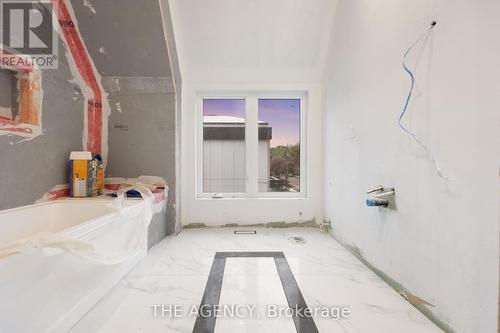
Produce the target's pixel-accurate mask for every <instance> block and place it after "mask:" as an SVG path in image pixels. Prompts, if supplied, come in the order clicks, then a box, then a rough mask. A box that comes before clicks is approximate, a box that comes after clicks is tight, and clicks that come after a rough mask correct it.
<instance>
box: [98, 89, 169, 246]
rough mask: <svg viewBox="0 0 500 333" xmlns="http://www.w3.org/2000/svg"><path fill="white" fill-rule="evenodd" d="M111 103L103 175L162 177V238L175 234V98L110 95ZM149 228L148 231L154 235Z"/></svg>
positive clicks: (145, 95) (155, 95)
mask: <svg viewBox="0 0 500 333" xmlns="http://www.w3.org/2000/svg"><path fill="white" fill-rule="evenodd" d="M110 103H111V106H112V109H113V111H112V113H111V116H110V117H109V139H108V141H109V157H108V167H107V170H106V175H107V176H111V177H137V176H140V175H154V176H161V177H164V178H165V179H166V181H167V183H168V185H169V194H168V196H169V198H168V207H167V216H166V220H165V225H166V227H165V230H166V231H167V233H164V234H163V237H164V236H166V235H167V234H171V233H173V232H174V231H175V180H176V179H175V162H176V160H175V95H174V94H131V95H119V96H110ZM117 104H118V105H119V109H120V111H121V112H119V111H118V110H117ZM152 228H153V229H151V228H150V230H151V232H156V231H155V230H154V227H152ZM158 228H163V226H158ZM160 234H161V233H160Z"/></svg>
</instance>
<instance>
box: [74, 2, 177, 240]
mask: <svg viewBox="0 0 500 333" xmlns="http://www.w3.org/2000/svg"><path fill="white" fill-rule="evenodd" d="M72 4H73V8H74V10H75V13H76V16H77V19H78V23H79V28H80V32H81V33H82V36H83V39H84V40H85V43H86V45H87V49H88V50H89V53H90V54H91V56H92V57H93V59H94V62H95V64H96V67H97V69H98V71H99V73H100V74H101V75H102V76H103V79H102V83H103V86H104V90H105V91H106V93H107V94H108V98H109V101H110V105H111V115H110V117H109V119H108V120H109V123H108V124H109V127H108V130H109V138H108V140H109V141H108V142H109V156H108V165H107V169H106V176H111V177H137V176H139V175H155V176H161V177H164V178H165V179H166V180H167V183H168V185H169V193H168V198H169V200H168V205H167V206H168V207H167V212H166V214H162V215H160V216H156V217H155V218H154V220H153V222H152V224H151V226H150V230H149V237H150V245H152V244H154V243H156V242H158V241H159V240H161V239H162V238H163V237H165V236H166V235H168V234H171V233H173V232H174V231H175V216H176V212H175V193H176V183H175V180H176V177H175V174H176V163H175V162H176V135H175V131H176V126H175V122H176V116H175V114H176V103H175V98H176V94H175V89H174V83H173V82H174V80H173V78H172V71H171V69H170V61H169V56H168V50H167V43H166V38H165V34H164V26H163V21H162V13H161V7H160V4H159V1H158V0H147V1H136V0H126V1H121V2H120V5H119V10H118V8H117V6H116V4H115V3H114V2H111V1H92V0H89V1H88V2H86V3H84V2H83V1H72ZM166 19H169V18H168V17H167V18H166Z"/></svg>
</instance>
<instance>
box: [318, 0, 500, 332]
mask: <svg viewBox="0 0 500 333" xmlns="http://www.w3.org/2000/svg"><path fill="white" fill-rule="evenodd" d="M499 6H500V4H499V2H498V1H493V0H478V1H468V0H453V1H452V0H439V1H430V0H424V1H404V2H402V1H399V0H383V1H370V0H358V1H350V0H342V1H340V2H339V6H338V8H337V16H336V24H335V27H334V38H333V46H332V49H331V52H330V63H329V65H328V67H327V75H326V80H325V87H324V97H325V108H324V109H325V113H324V128H323V129H324V130H323V133H324V142H325V145H324V147H325V148H324V157H325V167H324V170H325V171H324V172H325V181H324V189H325V198H324V205H325V215H326V217H328V218H330V219H331V223H332V228H333V234H334V235H335V237H337V238H338V239H340V240H341V241H342V242H343V243H345V244H347V245H349V246H351V247H352V249H353V250H354V251H355V252H357V253H358V254H359V255H360V256H361V257H363V258H364V259H365V260H366V261H367V262H369V263H370V264H371V265H373V266H374V267H375V268H377V269H378V270H379V273H381V274H385V277H386V279H387V280H388V281H389V282H391V283H392V284H393V285H394V286H395V287H396V288H405V289H407V291H409V292H411V293H412V294H415V295H417V296H419V297H420V298H422V299H425V300H426V301H428V302H429V303H432V304H433V305H434V307H429V306H426V305H420V306H419V307H420V309H422V310H423V311H425V312H426V313H427V314H429V315H430V316H431V317H433V318H434V319H436V320H437V322H439V323H440V325H441V327H443V328H445V329H446V330H448V331H456V332H460V333H477V332H484V333H494V332H497V315H498V311H497V306H498V299H497V298H498V247H499V242H498V235H499V228H498V221H499V216H498V212H499V201H498V188H499V184H498V168H499V165H500V156H499V152H500V150H499V149H498V147H499V146H500V137H499V136H500V119H499V114H500V113H499V110H500V99H499V95H498V91H500V85H499V81H498V77H499V76H500V72H499V66H498V59H497V58H498V54H500V43H499V42H498V40H496V39H492V38H491V34H492V33H493V32H495V31H500V21H499V20H498V17H497V13H498V12H500V7H499ZM433 20H436V21H437V26H436V27H435V29H434V31H433V33H432V37H431V38H429V39H428V40H425V41H424V42H423V43H422V44H419V45H418V46H417V47H416V48H415V50H414V53H412V55H411V56H410V58H409V64H410V66H411V67H412V68H415V67H416V77H417V87H416V90H415V94H414V100H413V102H412V104H411V107H410V109H409V114H408V116H407V118H406V119H405V124H407V125H408V126H409V127H410V128H411V129H412V130H413V131H415V132H416V133H418V135H419V136H420V138H421V139H422V140H423V141H424V142H425V143H427V144H428V146H429V147H430V149H431V150H432V151H433V152H434V155H435V157H436V159H437V160H438V161H439V162H440V166H441V169H442V170H443V172H444V173H445V174H446V175H447V176H449V177H452V178H454V179H455V182H447V181H444V180H443V179H441V178H440V177H439V176H438V175H437V173H436V170H435V169H434V167H433V164H432V163H431V162H430V161H429V158H428V156H427V155H426V154H425V152H424V151H423V150H422V149H421V148H420V147H419V146H418V145H416V144H415V143H414V142H413V141H412V140H411V139H410V138H409V137H408V136H407V135H405V133H404V132H403V131H402V130H401V129H400V128H399V127H398V117H399V113H400V112H401V109H402V107H403V103H404V99H405V97H406V94H407V93H408V89H409V85H410V81H409V79H408V76H407V75H406V74H405V72H404V71H403V68H402V66H401V61H402V54H403V52H404V50H405V49H406V48H407V47H408V46H409V45H410V44H411V43H412V42H413V41H414V40H415V39H416V38H417V37H418V36H419V35H420V34H421V33H422V32H423V31H424V30H425V29H426V28H427V27H428V26H429V24H430V23H431V21H433ZM326 143H328V144H326ZM380 184H382V185H385V186H392V187H395V188H396V203H397V210H394V211H393V210H386V209H378V208H368V207H366V205H365V199H366V195H365V191H367V190H369V189H371V188H374V187H376V186H377V185H380Z"/></svg>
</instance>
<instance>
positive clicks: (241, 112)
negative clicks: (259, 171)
mask: <svg viewBox="0 0 500 333" xmlns="http://www.w3.org/2000/svg"><path fill="white" fill-rule="evenodd" d="M245 119H246V117H245V100H244V99H204V100H203V191H204V192H208V193H237V192H240V193H243V192H245V122H246V121H245Z"/></svg>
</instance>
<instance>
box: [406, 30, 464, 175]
mask: <svg viewBox="0 0 500 333" xmlns="http://www.w3.org/2000/svg"><path fill="white" fill-rule="evenodd" d="M435 26H436V21H433V22H432V23H431V25H430V26H429V27H428V28H427V29H426V30H425V31H424V33H423V34H422V35H421V36H420V37H419V38H418V39H417V40H416V41H415V42H413V44H411V45H410V47H409V48H408V49H407V50H406V52H405V53H404V55H403V69H404V70H405V72H406V73H407V74H408V76H409V77H410V81H411V84H410V90H409V92H408V95H407V96H406V99H405V104H404V107H403V111H402V112H401V114H400V115H399V127H401V129H402V130H403V131H405V132H406V133H407V134H408V135H409V136H410V137H411V138H412V139H413V140H415V142H417V143H418V144H419V145H420V147H422V149H424V151H425V152H426V154H427V155H428V156H429V158H430V160H431V161H432V163H433V164H434V167H435V168H436V171H437V174H438V176H439V177H441V178H442V179H444V180H448V181H454V180H453V179H452V178H449V177H447V176H445V175H444V174H443V172H442V171H441V168H440V166H439V163H438V162H437V160H436V159H435V158H434V156H433V155H432V153H431V151H430V150H429V148H428V147H427V146H426V145H425V144H424V143H423V142H422V140H420V139H419V138H418V136H417V135H416V134H415V133H413V132H412V131H410V130H409V129H408V128H406V127H405V126H404V125H403V118H404V116H405V114H406V111H408V107H409V105H410V101H411V98H412V95H413V90H414V89H415V83H416V79H415V75H414V74H413V72H412V71H411V70H410V68H409V66H408V65H407V64H406V60H407V58H408V55H409V54H410V52H411V50H412V49H413V48H414V47H415V45H417V44H418V43H419V42H420V41H421V40H422V39H424V38H425V37H427V36H428V35H429V34H430V33H431V31H432V28H434V27H435Z"/></svg>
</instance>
